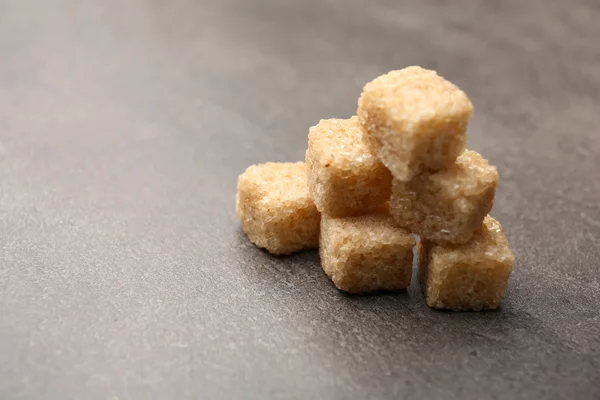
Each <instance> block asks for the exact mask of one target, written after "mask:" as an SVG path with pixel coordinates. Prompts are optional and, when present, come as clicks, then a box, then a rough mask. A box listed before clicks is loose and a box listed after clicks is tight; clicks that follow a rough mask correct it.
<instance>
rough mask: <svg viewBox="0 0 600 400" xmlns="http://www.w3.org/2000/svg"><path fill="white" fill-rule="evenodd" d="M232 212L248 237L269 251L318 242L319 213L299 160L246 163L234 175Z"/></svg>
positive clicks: (287, 250)
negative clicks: (235, 186) (236, 175)
mask: <svg viewBox="0 0 600 400" xmlns="http://www.w3.org/2000/svg"><path fill="white" fill-rule="evenodd" d="M236 212H237V215H238V217H239V218H240V221H241V222H242V229H243V231H244V233H245V234H246V235H247V236H248V238H249V239H250V241H251V242H252V243H254V244H255V245H257V246H258V247H262V248H265V249H266V250H267V251H268V252H269V253H272V254H276V255H280V254H290V253H293V252H295V251H299V250H302V249H308V248H317V247H318V245H319V225H320V220H321V216H320V214H319V212H318V211H317V208H316V207H315V205H314V203H313V202H312V200H311V198H310V195H309V194H308V186H307V185H306V169H305V166H304V163H303V162H297V163H266V164H258V165H252V166H251V167H249V168H248V169H247V170H246V171H245V172H244V173H243V174H241V175H240V176H239V178H238V192H237V195H236Z"/></svg>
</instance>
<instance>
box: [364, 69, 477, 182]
mask: <svg viewBox="0 0 600 400" xmlns="http://www.w3.org/2000/svg"><path fill="white" fill-rule="evenodd" d="M357 113H358V116H359V119H360V123H361V126H362V129H363V133H364V135H365V136H366V138H367V141H368V143H369V145H370V147H371V150H372V151H373V153H374V154H376V155H377V157H378V158H379V159H380V160H381V162H382V163H383V164H384V165H385V166H386V167H387V168H388V169H389V170H390V171H391V172H392V175H394V177H395V178H396V179H398V180H401V181H408V180H410V179H411V178H412V177H413V176H414V175H417V174H419V173H420V172H422V171H424V170H431V171H437V170H439V169H442V168H444V167H447V166H449V165H451V164H452V162H454V160H456V158H457V157H458V156H459V155H460V154H461V152H462V151H463V150H464V148H465V143H466V130H467V124H468V122H469V120H470V119H471V116H472V114H473V104H472V103H471V101H470V100H469V98H468V97H467V95H466V94H465V93H464V92H463V91H462V90H460V89H459V88H458V87H457V86H455V85H454V84H452V83H451V82H449V81H447V80H446V79H444V78H442V77H441V76H439V75H438V74H437V73H436V72H435V71H430V70H427V69H423V68H421V67H416V66H414V67H407V68H404V69H402V70H398V71H391V72H389V73H387V74H385V75H382V76H380V77H378V78H376V79H374V80H373V81H371V82H369V83H367V84H366V85H365V87H364V89H363V92H362V94H361V96H360V98H359V100H358V111H357Z"/></svg>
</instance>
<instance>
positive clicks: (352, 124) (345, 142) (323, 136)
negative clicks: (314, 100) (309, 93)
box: [306, 117, 392, 217]
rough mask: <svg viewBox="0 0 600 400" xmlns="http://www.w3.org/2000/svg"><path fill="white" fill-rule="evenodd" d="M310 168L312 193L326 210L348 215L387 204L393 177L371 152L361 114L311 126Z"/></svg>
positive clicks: (326, 120)
mask: <svg viewBox="0 0 600 400" xmlns="http://www.w3.org/2000/svg"><path fill="white" fill-rule="evenodd" d="M306 168H307V175H308V187H309V189H310V194H311V196H312V198H313V200H314V202H315V204H316V206H317V209H318V210H319V211H320V212H322V213H325V214H328V215H330V216H332V217H348V216H353V215H361V214H368V213H371V212H374V211H377V210H380V209H381V208H382V207H384V208H385V207H386V205H387V201H388V199H389V197H390V192H391V187H392V176H391V174H390V172H389V171H388V170H387V169H386V168H385V167H384V166H383V164H381V162H379V160H377V158H376V157H375V156H374V155H373V154H372V153H371V152H370V151H369V148H368V146H367V144H366V143H365V142H364V139H363V136H362V133H361V128H360V125H359V123H358V117H352V118H350V119H325V120H321V121H320V122H319V124H318V125H316V126H313V127H311V128H310V131H309V134H308V150H307V151H306Z"/></svg>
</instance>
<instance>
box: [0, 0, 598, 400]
mask: <svg viewBox="0 0 600 400" xmlns="http://www.w3.org/2000/svg"><path fill="white" fill-rule="evenodd" d="M400 3H402V5H400ZM599 20H600V7H599V6H598V2H597V1H593V0H590V1H587V2H585V1H572V2H566V1H565V2H559V1H555V2H548V1H541V0H532V1H527V2H524V1H517V0H511V1H483V0H482V1H477V2H474V1H467V0H465V1H454V2H436V1H431V0H427V1H422V0H411V1H405V2H396V1H392V0H377V1H371V2H366V1H361V0H350V1H341V0H339V1H333V0H329V1H325V0H323V1H316V0H312V1H295V2H294V1H279V0H263V1H259V0H254V1H244V0H222V1H217V0H215V1H212V2H207V1H204V2H202V1H191V0H189V1H186V0H174V1H158V0H154V1H142V0H131V1H117V0H109V1H90V2H81V1H75V0H62V1H60V0H56V1H41V0H40V1H32V0H19V1H10V0H8V1H6V0H0V398H2V399H119V400H123V399H142V398H144V399H147V398H157V399H166V398H178V399H179V398H237V399H242V398H244V399H246V398H256V399H259V398H282V399H283V398H286V399H287V398H290V399H291V398H331V399H346V398H373V399H379V398H402V397H404V398H412V399H420V398H432V399H433V398H449V399H484V398H497V399H516V398H531V399H542V398H546V399H564V398H568V399H598V398H599V396H600V370H599V369H600V317H599V306H600V284H599V276H600V274H599V272H600V267H599V265H600V179H599V178H600V172H599V170H600V135H599V132H598V129H599V126H600V113H599V110H600V109H599V97H600V67H599V65H600V46H599V40H600V24H598V21H599ZM410 64H420V65H422V66H425V67H430V68H436V69H438V70H439V71H440V73H441V74H442V75H444V76H446V77H447V78H449V79H450V80H452V81H455V82H457V83H458V84H459V85H460V86H461V87H462V88H463V89H464V90H465V91H466V92H467V93H468V94H469V95H470V96H471V98H472V100H473V102H474V104H475V106H476V116H475V118H474V120H473V122H472V124H471V126H470V131H469V132H470V145H471V146H472V147H473V148H474V149H476V150H478V151H480V152H481V153H483V154H484V155H485V156H486V157H488V158H489V159H490V160H491V162H493V163H495V164H496V165H497V166H498V168H499V171H500V174H501V179H502V180H501V185H500V187H499V191H498V195H497V201H496V206H495V208H494V211H493V214H494V215H495V216H496V218H498V219H499V220H500V221H501V222H502V224H503V225H504V227H505V229H506V232H507V235H508V238H509V240H510V243H511V244H512V246H513V247H514V250H515V253H516V257H517V258H516V260H517V261H516V264H515V272H514V274H513V276H512V278H511V282H510V287H509V289H508V291H507V293H506V299H505V302H504V303H503V306H502V308H501V310H499V311H497V312H486V313H461V314H457V313H446V312H435V311H432V310H429V309H428V308H427V307H426V305H425V303H424V300H423V297H422V295H421V294H420V292H419V290H418V289H417V286H416V285H414V284H413V286H412V287H411V288H410V289H409V290H408V291H407V293H400V294H393V295H381V296H367V297H355V296H347V295H344V294H342V293H340V292H338V291H336V290H335V288H334V287H333V285H332V284H331V283H330V282H329V281H328V280H327V278H326V277H325V276H324V275H323V273H322V272H321V270H320V268H319V265H318V256H317V255H316V254H315V253H314V252H306V253H302V254H298V255H294V256H291V257H287V258H274V257H271V256H269V255H267V254H266V253H264V252H262V251H260V250H257V249H256V248H254V247H253V246H252V245H250V244H249V243H248V241H247V240H246V239H245V238H244V237H243V235H242V234H241V233H240V230H239V226H238V221H237V220H236V217H235V215H234V193H235V189H236V178H237V176H238V175H239V174H240V173H241V172H242V171H243V170H244V169H245V168H246V167H247V166H248V165H250V164H252V163H257V162H263V161H268V160H274V161H277V160H285V161H293V160H301V159H303V155H304V150H305V148H306V140H307V132H308V127H309V126H310V125H313V124H315V123H317V122H318V120H319V119H320V118H326V117H332V116H350V115H351V114H353V112H354V111H355V107H356V99H357V97H358V95H359V93H360V90H361V87H362V85H363V84H364V83H365V82H367V81H368V80H370V79H372V78H373V77H375V76H377V75H378V74H381V73H383V72H386V71H388V70H390V69H395V68H400V67H403V66H406V65H410Z"/></svg>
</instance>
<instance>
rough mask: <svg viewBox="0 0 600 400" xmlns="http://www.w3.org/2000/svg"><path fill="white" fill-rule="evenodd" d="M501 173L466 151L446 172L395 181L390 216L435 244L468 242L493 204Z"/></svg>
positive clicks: (475, 153)
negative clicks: (407, 180)
mask: <svg viewBox="0 0 600 400" xmlns="http://www.w3.org/2000/svg"><path fill="white" fill-rule="evenodd" d="M497 184H498V171H497V170H496V167H494V166H492V165H489V164H488V162H487V160H486V159H484V158H482V157H481V155H479V153H477V152H475V151H471V150H466V151H465V152H464V153H463V154H461V155H460V156H459V157H458V158H457V159H456V161H455V162H454V163H453V164H452V165H451V166H450V167H448V168H447V169H443V170H441V171H438V172H434V173H424V174H421V175H418V176H415V177H414V178H413V179H412V180H411V181H409V182H402V181H399V180H396V179H394V180H393V183H392V195H391V197H390V213H391V214H392V216H393V217H394V218H395V219H396V222H397V223H398V225H399V226H401V227H404V228H406V229H408V230H409V231H411V232H412V233H415V234H417V235H419V236H421V237H423V238H425V239H428V240H431V241H433V242H436V243H440V244H444V243H454V244H461V243H466V242H468V241H469V239H471V236H472V235H473V233H474V232H475V231H476V230H477V229H478V228H479V227H480V226H481V223H482V221H483V219H484V218H485V216H486V215H487V213H489V212H490V210H491V209H492V206H493V205H494V196H495V194H496V185H497Z"/></svg>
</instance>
